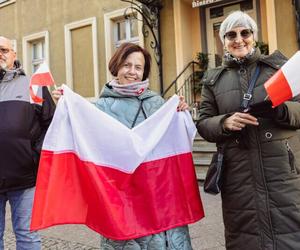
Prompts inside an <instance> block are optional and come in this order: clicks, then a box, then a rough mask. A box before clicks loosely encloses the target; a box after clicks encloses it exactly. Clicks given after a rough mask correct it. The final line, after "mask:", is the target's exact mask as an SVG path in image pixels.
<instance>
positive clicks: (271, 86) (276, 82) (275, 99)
mask: <svg viewBox="0 0 300 250" xmlns="http://www.w3.org/2000/svg"><path fill="white" fill-rule="evenodd" d="M264 86H265V88H266V91H267V93H268V95H269V98H270V100H271V101H272V104H273V106H274V107H276V106H278V105H280V104H281V103H283V102H285V101H287V100H289V99H291V98H292V97H293V95H292V91H291V88H290V85H289V83H288V81H287V80H286V78H285V76H284V74H283V72H282V70H281V69H280V70H278V71H277V72H276V73H275V74H274V75H273V76H272V77H271V78H270V79H269V80H268V81H267V82H266V83H265V84H264Z"/></svg>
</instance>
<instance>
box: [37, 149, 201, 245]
mask: <svg viewBox="0 0 300 250" xmlns="http://www.w3.org/2000/svg"><path fill="white" fill-rule="evenodd" d="M203 216H204V212H203V207H202V203H201V199H200V194H199V190H198V185H197V180H196V175H195V170H194V165H193V160H192V155H191V153H186V154H181V155H177V156H172V157H169V158H165V159H160V160H155V161H151V162H147V163H143V164H141V165H140V166H139V167H138V168H137V170H136V171H135V172H134V173H133V174H126V173H124V172H120V171H118V170H115V169H112V168H108V167H101V166H96V165H94V164H93V163H91V162H83V161H81V160H80V159H79V158H78V157H77V156H76V155H75V154H74V153H63V154H53V152H49V151H43V152H42V156H41V163H40V167H39V173H38V180H37V186H36V194H35V200H34V207H33V214H32V221H31V229H32V230H37V229H41V228H46V227H49V226H52V225H57V224H86V225H87V226H88V227H90V228H91V229H93V230H95V231H96V232H98V233H100V234H102V235H104V236H105V237H108V238H111V239H117V240H125V239H133V238H138V237H141V236H145V235H149V234H153V233H158V232H161V231H164V230H167V229H170V228H174V227H177V226H181V225H186V224H189V223H193V222H195V221H198V220H200V219H201V218H202V217H203Z"/></svg>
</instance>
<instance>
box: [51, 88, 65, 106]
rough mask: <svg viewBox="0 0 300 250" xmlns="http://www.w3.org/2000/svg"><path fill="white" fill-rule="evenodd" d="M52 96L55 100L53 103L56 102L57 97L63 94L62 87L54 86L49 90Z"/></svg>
mask: <svg viewBox="0 0 300 250" xmlns="http://www.w3.org/2000/svg"><path fill="white" fill-rule="evenodd" d="M51 94H52V97H53V99H54V101H55V103H57V102H58V100H59V98H60V97H61V96H62V95H63V89H62V88H56V89H55V90H53V91H52V92H51Z"/></svg>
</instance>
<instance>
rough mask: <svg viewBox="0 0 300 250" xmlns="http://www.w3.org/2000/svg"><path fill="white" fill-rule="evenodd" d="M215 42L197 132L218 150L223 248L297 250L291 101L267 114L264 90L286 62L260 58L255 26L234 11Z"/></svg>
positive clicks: (297, 160) (297, 117)
mask: <svg viewBox="0 0 300 250" xmlns="http://www.w3.org/2000/svg"><path fill="white" fill-rule="evenodd" d="M219 35H220V38H221V41H222V43H223V44H224V50H225V56H224V62H223V65H222V66H220V67H217V68H215V69H211V70H208V71H207V72H206V73H205V75H204V77H203V80H202V81H203V89H202V98H201V106H200V120H199V123H198V124H197V128H198V131H199V133H200V135H201V136H203V137H204V138H205V139H206V140H208V141H211V142H216V143H217V146H218V147H223V150H224V161H223V167H224V171H223V175H222V186H221V195H222V207H223V218H224V224H225V237H226V249H232V250H238V249H244V250H253V249H255V250H262V249H278V250H279V249H280V250H290V249H299V239H300V139H299V138H300V137H299V135H298V129H299V128H300V103H299V97H298V96H296V97H294V98H293V99H290V100H288V101H285V102H284V103H282V104H280V105H278V106H276V107H275V108H273V107H272V102H271V101H269V100H268V96H267V92H266V90H265V88H264V83H265V82H266V81H267V80H268V79H269V78H270V77H271V76H272V75H274V73H275V72H276V71H277V70H279V69H280V68H281V66H282V65H283V64H284V63H285V62H286V61H287V59H286V58H285V57H284V56H283V55H282V54H281V53H280V52H278V51H275V52H274V53H273V54H271V55H269V56H263V55H261V53H260V50H259V49H258V48H255V41H256V40H257V24H256V23H255V21H254V20H253V19H252V18H251V17H250V16H248V15H247V14H246V13H243V12H241V11H235V12H233V13H231V14H230V15H229V16H228V17H227V18H226V19H225V20H224V21H223V23H222V24H221V27H220V32H219ZM251 85H252V87H253V89H251V88H252V87H251ZM271 100H272V99H271ZM248 104H249V105H248ZM273 106H274V103H273Z"/></svg>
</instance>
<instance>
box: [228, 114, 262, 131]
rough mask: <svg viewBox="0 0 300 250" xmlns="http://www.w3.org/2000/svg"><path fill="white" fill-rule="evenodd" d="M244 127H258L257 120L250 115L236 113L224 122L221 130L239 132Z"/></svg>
mask: <svg viewBox="0 0 300 250" xmlns="http://www.w3.org/2000/svg"><path fill="white" fill-rule="evenodd" d="M246 125H254V126H258V122H257V119H256V118H255V117H254V116H252V115H250V114H247V113H240V112H236V113H234V114H233V115H231V116H229V117H228V118H226V119H225V120H224V123H223V129H224V130H227V131H240V130H242V129H243V128H244V127H245V126H246Z"/></svg>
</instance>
